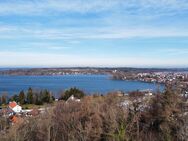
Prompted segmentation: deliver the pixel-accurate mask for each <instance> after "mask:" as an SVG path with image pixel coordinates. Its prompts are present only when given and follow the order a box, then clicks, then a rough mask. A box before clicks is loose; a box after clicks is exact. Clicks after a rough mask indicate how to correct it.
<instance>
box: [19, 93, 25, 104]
mask: <svg viewBox="0 0 188 141" xmlns="http://www.w3.org/2000/svg"><path fill="white" fill-rule="evenodd" d="M19 102H20V104H25V93H24V91H23V90H22V91H21V92H20V94H19Z"/></svg>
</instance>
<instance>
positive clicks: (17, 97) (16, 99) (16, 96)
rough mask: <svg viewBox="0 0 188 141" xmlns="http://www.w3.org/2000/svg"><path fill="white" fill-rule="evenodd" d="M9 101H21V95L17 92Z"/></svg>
mask: <svg viewBox="0 0 188 141" xmlns="http://www.w3.org/2000/svg"><path fill="white" fill-rule="evenodd" d="M9 101H16V102H19V96H18V95H17V94H15V95H13V96H12V97H11V98H10V99H9Z"/></svg>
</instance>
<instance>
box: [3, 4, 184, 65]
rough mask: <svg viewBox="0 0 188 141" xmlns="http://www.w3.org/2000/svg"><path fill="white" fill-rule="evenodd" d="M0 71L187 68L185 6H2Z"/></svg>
mask: <svg viewBox="0 0 188 141" xmlns="http://www.w3.org/2000/svg"><path fill="white" fill-rule="evenodd" d="M0 67H188V0H0Z"/></svg>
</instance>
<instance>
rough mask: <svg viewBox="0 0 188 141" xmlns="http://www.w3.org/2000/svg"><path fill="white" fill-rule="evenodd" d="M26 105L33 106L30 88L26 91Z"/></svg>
mask: <svg viewBox="0 0 188 141" xmlns="http://www.w3.org/2000/svg"><path fill="white" fill-rule="evenodd" d="M27 103H28V104H33V90H32V88H29V89H28V92H27Z"/></svg>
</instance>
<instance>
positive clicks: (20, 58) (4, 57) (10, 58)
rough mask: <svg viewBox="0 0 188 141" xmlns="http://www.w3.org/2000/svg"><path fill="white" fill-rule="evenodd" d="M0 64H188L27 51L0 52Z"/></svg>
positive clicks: (54, 65)
mask: <svg viewBox="0 0 188 141" xmlns="http://www.w3.org/2000/svg"><path fill="white" fill-rule="evenodd" d="M0 56H1V60H0V66H3V67H10V66H11V67H13V66H35V67H36V66H38V67H39V66H40V67H43V66H44V67H64V66H101V67H102V66H109V67H112V66H117V67H118V66H132V67H147V66H148V67H163V66H164V67H174V66H176V67H182V66H186V65H188V63H187V61H186V60H184V59H181V58H174V59H165V60H163V59H159V58H153V59H152V58H147V57H140V58H138V57H136V56H135V57H134V56H133V57H124V58H122V57H121V58H111V57H97V58H96V57H85V56H76V55H64V54H52V53H50V54H49V53H28V52H8V51H7V52H0Z"/></svg>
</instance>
